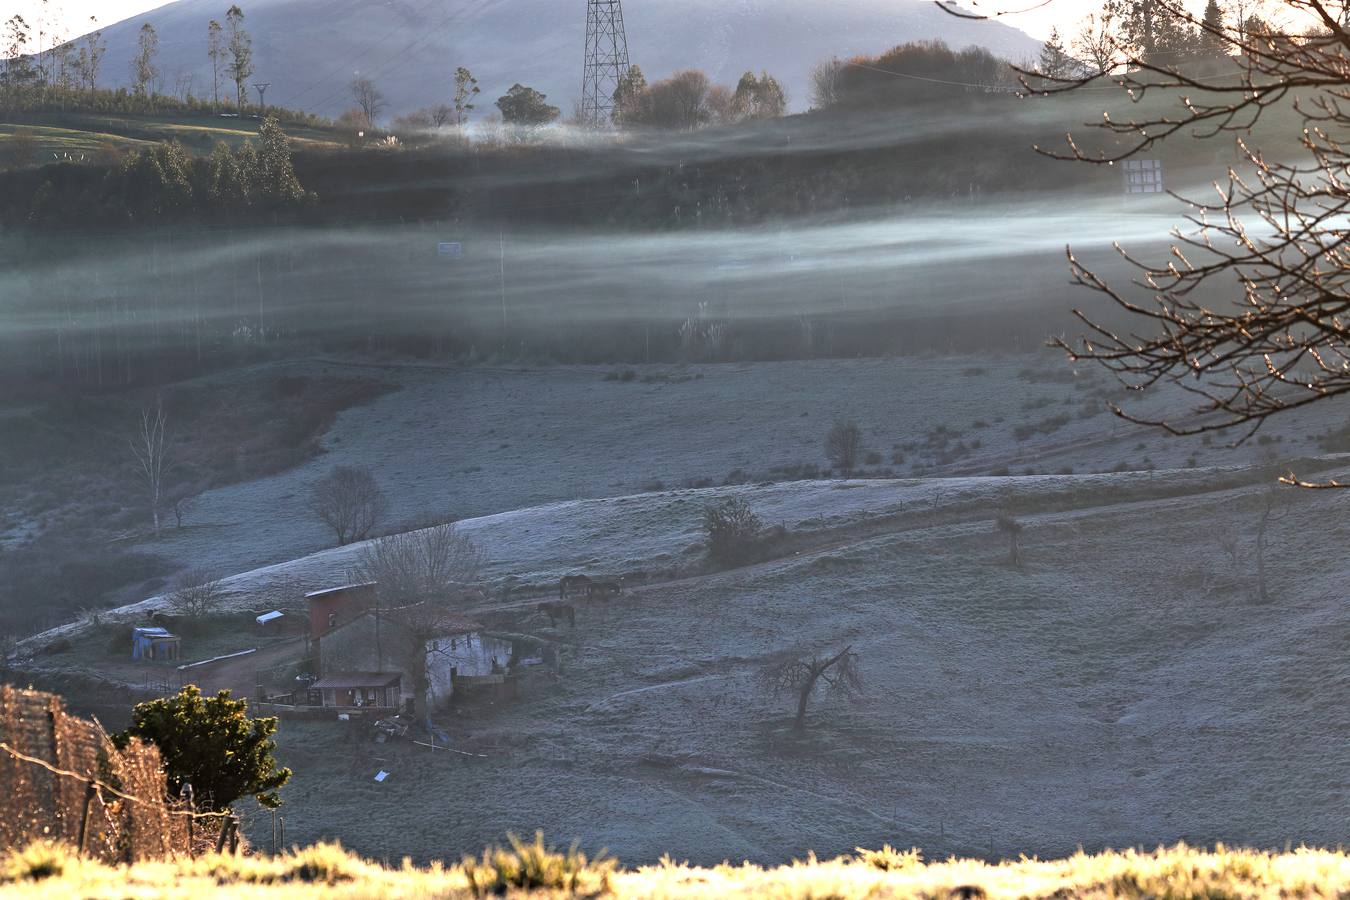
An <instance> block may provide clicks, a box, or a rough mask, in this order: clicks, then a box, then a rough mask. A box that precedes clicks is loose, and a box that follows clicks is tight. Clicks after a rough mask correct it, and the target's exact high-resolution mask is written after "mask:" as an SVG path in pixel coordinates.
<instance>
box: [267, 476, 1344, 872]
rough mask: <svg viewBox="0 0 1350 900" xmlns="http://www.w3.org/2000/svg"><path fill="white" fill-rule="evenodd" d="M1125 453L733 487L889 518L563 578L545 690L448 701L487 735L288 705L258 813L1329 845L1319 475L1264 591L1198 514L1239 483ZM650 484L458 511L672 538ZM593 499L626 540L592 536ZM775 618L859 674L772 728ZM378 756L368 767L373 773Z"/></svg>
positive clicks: (1339, 607) (506, 539)
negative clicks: (566, 622) (1010, 535)
mask: <svg viewBox="0 0 1350 900" xmlns="http://www.w3.org/2000/svg"><path fill="white" fill-rule="evenodd" d="M1155 478H1156V479H1158V482H1162V483H1161V484H1159V483H1158V482H1155V483H1154V485H1153V488H1155V489H1156V488H1161V490H1160V491H1159V492H1158V493H1156V494H1151V496H1152V498H1151V499H1148V498H1147V497H1146V496H1145V495H1148V494H1150V492H1149V491H1146V490H1143V489H1144V488H1145V485H1143V484H1141V481H1142V480H1143V479H1144V476H1103V477H1100V478H1095V479H1093V478H1085V477H1083V476H1076V477H1072V478H1037V479H1016V480H1015V483H1014V484H1013V485H1012V486H1011V493H1010V492H1009V491H1010V485H1009V482H1007V481H1005V480H1002V479H988V480H982V479H973V480H970V481H966V482H961V483H957V484H951V485H935V484H933V483H931V482H925V483H917V484H916V483H873V484H865V485H853V484H842V485H841V484H804V485H797V486H786V487H777V488H758V489H754V488H752V489H748V491H747V495H748V498H749V499H750V500H751V502H752V503H753V504H754V505H755V506H756V508H757V509H760V510H762V511H764V512H765V513H766V514H767V515H768V516H770V517H772V516H774V515H779V516H782V517H784V518H786V519H787V520H788V521H789V523H790V524H795V522H797V521H803V522H809V521H818V517H819V516H822V515H823V516H825V517H826V518H827V519H831V518H832V519H833V520H834V522H835V523H836V524H842V523H843V522H844V521H846V520H852V521H855V522H856V521H857V520H858V519H859V518H861V517H866V516H868V515H877V516H879V517H880V516H888V517H887V518H886V519H885V521H884V522H881V523H878V524H879V525H880V527H878V529H877V530H876V531H875V532H873V533H871V534H870V535H868V536H861V537H858V538H857V539H856V540H852V541H849V540H845V541H843V542H841V543H836V544H834V545H832V546H830V547H829V548H828V549H825V550H821V551H818V552H807V553H803V554H801V555H800V556H797V557H794V558H791V559H788V560H782V561H778V562H773V563H767V564H763V565H759V566H755V567H751V568H748V569H742V570H736V571H732V572H729V573H725V574H721V575H709V576H703V577H700V578H694V579H689V580H685V581H680V582H674V583H671V584H665V585H655V586H651V587H648V588H645V589H642V590H639V591H636V592H630V593H628V594H625V595H624V597H623V598H621V599H620V600H618V601H614V602H612V603H608V604H601V605H590V606H586V607H584V608H583V609H581V610H580V612H579V620H578V635H577V642H578V643H577V648H576V651H575V655H574V657H573V659H572V662H571V663H570V665H569V668H568V671H567V673H566V678H565V680H564V682H563V684H562V686H561V687H560V688H558V689H557V691H556V692H552V693H550V692H545V693H542V694H538V695H536V696H533V697H531V698H529V699H527V700H526V701H524V702H522V703H520V704H519V705H515V706H511V707H507V708H503V709H501V710H500V712H498V713H497V714H495V715H489V716H480V717H476V718H472V719H467V720H462V721H456V722H454V723H451V724H450V727H451V728H452V730H453V732H454V734H455V736H456V740H458V741H461V742H463V743H461V746H479V745H480V744H482V745H490V746H495V747H496V748H497V749H496V750H494V751H492V754H493V755H492V758H490V759H486V760H476V759H468V758H464V757H452V756H450V755H445V754H442V755H434V756H433V755H431V754H430V753H428V752H427V751H419V750H418V748H397V747H395V748H390V747H389V746H377V745H366V744H361V743H356V744H352V743H348V742H346V740H345V739H344V738H343V736H342V735H341V734H338V733H335V732H334V731H333V726H331V725H321V724H312V723H311V724H300V723H294V724H288V725H287V726H286V728H284V729H283V733H282V738H281V740H282V747H283V751H284V756H285V759H286V761H287V763H288V764H289V765H292V766H293V767H294V768H295V769H296V772H297V775H296V779H295V782H294V783H293V785H292V786H291V787H290V788H288V789H287V792H288V797H289V799H288V811H287V825H288V829H290V830H289V831H288V834H291V835H293V836H294V837H295V838H297V839H299V840H301V841H308V840H314V839H318V838H320V837H332V836H340V837H341V838H342V839H343V840H344V842H346V843H347V844H349V845H350V846H353V847H355V848H357V849H358V850H360V851H362V852H364V853H368V854H373V855H375V856H377V857H380V856H384V855H389V856H391V857H394V856H398V855H401V854H403V853H409V852H410V853H412V854H413V855H414V856H418V857H432V856H438V855H442V854H446V853H449V854H452V855H453V854H456V853H458V852H460V851H461V850H468V849H471V848H472V847H475V846H477V845H479V844H481V843H483V842H485V841H490V840H492V839H495V838H497V837H499V836H501V835H502V834H503V833H504V832H505V831H508V830H514V831H517V832H521V833H529V832H531V831H532V830H534V829H535V828H543V829H544V830H545V831H546V833H548V834H550V835H555V836H558V837H559V839H570V838H572V837H576V838H579V839H580V840H581V842H582V844H583V846H585V847H588V848H591V849H594V848H598V847H601V846H606V847H609V848H610V849H611V850H614V851H616V852H617V853H618V854H619V855H620V856H621V857H623V858H624V859H632V860H638V861H646V860H653V859H655V858H657V857H659V856H660V855H661V854H662V853H666V852H669V853H670V854H671V855H672V856H674V857H675V858H677V859H681V858H690V859H693V860H696V861H700V862H715V861H718V860H720V859H722V858H724V857H729V858H732V859H739V858H741V857H746V856H748V857H751V858H754V859H757V860H781V859H787V858H789V857H793V856H800V855H802V854H804V853H805V852H806V851H807V850H809V849H814V850H816V851H818V852H820V853H821V854H825V855H828V854H833V853H836V852H844V851H846V850H848V849H851V848H852V847H854V846H856V845H859V844H862V845H868V844H879V843H881V842H883V841H890V842H892V843H897V842H898V843H899V844H901V845H904V846H909V845H911V844H913V845H918V846H921V847H924V848H926V849H927V850H928V851H929V853H930V855H932V854H945V853H947V852H960V853H987V852H989V851H990V849H991V848H992V850H993V852H994V853H996V854H997V853H1006V852H1012V851H1014V850H1015V851H1019V852H1027V853H1038V854H1062V853H1066V852H1072V850H1073V849H1074V848H1075V847H1076V846H1077V845H1079V844H1085V845H1088V846H1089V847H1096V846H1125V845H1134V844H1144V845H1150V846H1151V845H1153V844H1156V843H1158V842H1171V841H1176V840H1180V839H1185V840H1188V841H1192V842H1199V843H1208V842H1213V841H1217V840H1225V841H1233V842H1241V843H1252V844H1259V845H1265V846H1283V845H1284V844H1285V842H1286V841H1293V842H1295V843H1298V842H1300V841H1307V842H1309V843H1314V844H1329V845H1335V844H1337V843H1340V842H1343V841H1344V840H1345V839H1346V838H1347V837H1350V833H1348V832H1347V827H1348V826H1347V823H1346V819H1345V815H1344V807H1345V799H1346V790H1347V783H1346V781H1345V778H1344V773H1345V772H1346V771H1350V745H1347V743H1346V742H1345V740H1344V736H1345V734H1347V733H1350V662H1347V657H1346V654H1345V646H1346V644H1345V642H1346V639H1347V634H1350V606H1347V604H1346V603H1345V602H1344V591H1343V589H1342V586H1343V582H1344V580H1345V575H1346V572H1345V568H1344V566H1343V565H1341V564H1340V563H1339V560H1340V558H1341V553H1340V548H1341V547H1343V545H1344V543H1345V541H1346V539H1347V538H1350V526H1347V525H1345V504H1346V502H1347V500H1346V499H1342V498H1341V496H1340V495H1339V494H1335V495H1328V494H1319V495H1314V494H1310V493H1305V494H1299V495H1296V496H1295V498H1294V500H1293V504H1294V505H1293V506H1292V507H1291V510H1292V511H1291V513H1290V514H1289V515H1288V516H1287V517H1286V518H1284V519H1282V520H1281V521H1280V522H1279V523H1278V524H1277V525H1276V526H1275V527H1274V528H1273V529H1272V531H1271V534H1270V541H1271V555H1270V557H1269V558H1268V560H1267V562H1268V564H1269V565H1270V566H1271V572H1270V576H1271V584H1272V602H1271V603H1269V604H1264V605H1263V604H1260V603H1257V602H1255V601H1254V597H1253V590H1254V579H1253V576H1252V568H1251V567H1252V564H1251V562H1250V560H1246V561H1243V562H1242V563H1241V564H1240V565H1238V566H1236V567H1235V566H1234V565H1233V564H1232V563H1230V562H1229V561H1228V559H1227V558H1226V557H1225V556H1224V555H1223V554H1222V552H1221V551H1220V550H1219V548H1218V543H1217V541H1216V537H1215V536H1216V534H1217V533H1218V532H1219V531H1220V530H1221V529H1222V527H1232V528H1234V529H1235V530H1236V531H1237V533H1238V535H1239V537H1240V539H1241V541H1242V545H1243V547H1244V548H1248V547H1249V546H1250V541H1251V537H1252V528H1253V527H1254V525H1255V520H1256V518H1257V516H1258V515H1259V509H1260V506H1261V503H1262V502H1263V501H1262V493H1261V491H1262V489H1261V488H1250V487H1248V488H1220V489H1217V490H1213V491H1209V492H1202V493H1182V494H1175V495H1172V494H1169V493H1168V485H1169V484H1170V485H1171V486H1172V487H1175V488H1176V489H1178V490H1181V491H1189V490H1191V489H1192V488H1194V487H1195V486H1196V485H1195V476H1194V475H1193V474H1190V473H1180V474H1177V475H1170V474H1169V475H1158V476H1155ZM1187 479H1189V480H1190V481H1191V485H1190V486H1189V487H1188V486H1187V485H1186V484H1185V481H1186V480H1187ZM740 490H747V489H740ZM981 492H983V493H982V494H981ZM1009 497H1011V498H1013V501H1014V502H1015V503H1018V504H1021V506H1022V508H1024V509H1033V510H1034V509H1037V508H1039V509H1042V510H1046V511H1042V512H1030V513H1028V514H1026V515H1025V516H1024V517H1023V519H1024V521H1025V522H1026V523H1027V532H1026V535H1025V546H1026V549H1027V553H1028V562H1027V564H1026V566H1025V568H1024V569H1021V570H1019V569H1015V568H1012V567H1010V566H1008V565H1006V563H1005V561H1004V560H1005V556H1006V546H1005V542H1004V541H1003V540H1002V538H1001V536H1000V535H998V534H997V533H996V532H995V531H994V529H993V527H992V524H991V522H990V513H989V511H988V509H989V505H985V504H984V500H985V498H987V499H988V501H989V504H991V505H992V504H993V503H996V502H999V501H1002V500H1006V499H1008V498H1009ZM680 499H681V495H673V496H668V497H661V496H652V497H643V498H636V499H629V500H623V501H607V502H603V503H596V504H576V505H563V506H557V507H552V508H551V509H548V510H539V511H532V512H530V513H528V514H525V513H521V514H513V515H511V516H507V517H498V518H495V519H489V520H485V521H484V522H483V523H473V524H472V525H470V526H469V527H471V528H473V529H475V531H476V533H477V534H478V535H479V537H480V539H481V540H483V541H484V543H485V544H486V545H488V546H492V547H494V557H495V558H499V557H500V555H501V553H502V551H504V550H508V548H509V552H508V553H507V554H506V555H508V556H509V555H510V554H511V553H515V552H516V551H517V549H518V550H519V552H521V553H522V554H524V555H525V556H527V557H528V558H529V559H530V562H529V563H528V564H527V566H528V567H538V571H539V572H541V573H542V572H543V571H546V570H547V571H552V569H551V568H550V567H551V566H552V565H553V563H552V562H551V560H552V559H554V558H555V556H556V558H558V559H561V558H562V557H563V556H564V555H566V553H565V552H559V550H560V549H561V548H563V547H567V548H568V549H569V550H570V551H571V552H572V553H574V554H575V556H576V558H580V559H585V560H594V562H595V563H596V564H597V565H600V566H603V565H610V564H615V565H617V564H619V563H620V562H622V563H623V564H630V563H633V562H635V561H637V560H635V559H634V558H633V557H632V556H631V555H629V554H628V553H627V552H626V551H625V550H624V549H622V548H625V547H627V548H636V549H637V550H638V551H639V552H641V553H648V552H650V550H655V549H657V548H659V547H660V546H663V545H667V546H670V547H671V548H672V549H675V550H678V549H679V546H680V543H681V542H682V541H684V540H685V539H687V538H689V536H690V534H689V528H688V526H689V522H690V519H691V516H690V515H684V514H681V513H680V512H679V506H678V503H679V501H680ZM688 499H689V502H691V503H692V502H694V501H695V500H696V499H697V498H695V497H689V498H688ZM935 499H936V506H937V509H934V508H933V506H934V502H935ZM944 508H945V509H946V510H947V513H948V514H946V515H944V514H943V512H942V511H943V509H944ZM602 509H603V510H604V511H605V512H604V514H598V511H599V510H602ZM905 509H908V510H910V511H911V514H910V515H906V514H903V510H905ZM897 510H901V511H902V515H900V516H899V517H898V518H896V517H889V514H890V513H894V512H895V511H897ZM797 517H801V519H797ZM620 521H622V522H626V523H628V528H627V534H628V535H629V537H630V539H629V540H619V539H616V538H615V537H613V536H612V534H611V531H612V529H613V527H614V526H615V525H617V524H619V522H620ZM660 523H665V525H664V526H662V525H661V524H660ZM527 529H528V530H527ZM512 535H518V537H516V538H512ZM559 535H562V537H560V536H559ZM539 537H543V538H544V539H543V540H538V538H539ZM512 540H516V541H518V542H519V544H518V545H516V544H512ZM531 547H533V548H539V550H538V555H535V556H530V555H529V551H528V549H527V548H531ZM521 627H528V624H523V625H522V626H521ZM801 644H804V645H808V646H819V647H830V648H837V647H840V646H843V645H844V644H852V645H853V646H854V648H855V649H856V650H857V651H859V652H860V653H861V654H862V668H863V674H864V678H865V680H866V685H867V690H866V697H865V698H864V700H863V701H862V702H861V703H859V704H857V705H850V704H834V703H832V702H831V700H830V699H829V697H828V695H824V696H822V697H821V698H819V700H818V703H817V705H816V707H815V710H816V712H815V713H814V726H813V729H812V731H811V733H810V735H809V736H808V737H807V738H806V739H804V740H800V741H798V740H795V739H793V738H792V737H791V736H790V735H789V734H788V733H787V731H786V725H787V720H788V718H789V716H790V706H791V704H790V700H788V699H787V698H781V699H774V698H772V697H770V696H768V695H766V694H765V693H764V692H763V691H762V690H761V688H760V686H759V683H758V677H757V675H758V672H759V671H760V669H761V666H762V663H763V661H764V659H765V658H766V657H767V656H769V655H770V654H772V653H774V652H777V651H780V650H784V649H786V648H790V647H793V646H796V645H801ZM378 768H384V769H386V770H388V771H391V772H392V773H393V776H392V777H391V779H390V780H389V781H387V782H385V783H384V784H380V785H377V784H375V783H373V782H371V781H370V775H371V774H373V772H374V771H376V769H378ZM367 769H369V770H370V772H367V771H366V770H367Z"/></svg>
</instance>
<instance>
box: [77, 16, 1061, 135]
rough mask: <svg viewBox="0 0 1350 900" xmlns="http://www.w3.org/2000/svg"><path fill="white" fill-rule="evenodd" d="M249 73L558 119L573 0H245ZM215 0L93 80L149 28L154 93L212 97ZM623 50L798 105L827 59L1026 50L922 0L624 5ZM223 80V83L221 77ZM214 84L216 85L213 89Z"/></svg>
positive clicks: (651, 67)
mask: <svg viewBox="0 0 1350 900" xmlns="http://www.w3.org/2000/svg"><path fill="white" fill-rule="evenodd" d="M241 5H242V7H243V10H244V15H245V20H244V24H245V27H246V28H247V30H248V32H249V33H250V34H251V35H252V37H253V47H254V59H255V63H256V65H257V73H256V75H255V76H254V77H253V78H251V79H250V81H251V82H252V81H265V82H269V83H270V84H271V87H270V89H269V91H268V93H267V100H268V102H269V103H276V104H279V105H283V106H288V107H300V108H304V109H308V110H311V111H314V112H317V113H321V114H324V115H335V114H337V113H339V112H341V111H342V110H343V109H345V108H348V107H350V106H352V105H353V104H352V102H351V98H350V96H349V93H348V88H347V86H348V84H349V83H350V82H351V80H352V77H353V75H354V73H356V72H358V71H359V72H360V73H361V74H363V75H365V76H368V77H370V78H371V79H373V80H374V81H375V83H376V84H377V86H378V87H379V88H380V90H381V91H382V92H383V93H384V95H385V97H386V99H387V101H388V108H387V110H386V114H387V115H396V114H398V113H400V112H406V111H408V110H410V109H413V108H416V107H418V106H424V105H427V104H431V103H438V102H445V101H446V100H447V99H448V97H449V95H450V93H451V91H452V87H451V78H452V73H453V72H454V70H455V67H456V66H461V65H463V66H467V67H469V68H470V69H471V70H472V71H473V72H474V74H475V75H477V77H478V79H479V82H480V86H481V87H482V91H483V95H482V98H481V100H480V102H479V104H478V106H479V110H480V114H481V113H482V111H484V110H488V109H490V108H491V105H492V102H493V100H494V99H495V98H497V97H499V96H501V95H502V94H503V93H505V91H506V89H507V88H509V87H510V86H511V84H512V83H514V82H517V81H519V82H522V83H525V84H529V85H531V86H533V87H536V88H538V89H539V90H541V91H543V92H544V93H546V94H547V95H548V96H549V99H550V101H551V102H553V103H555V104H557V105H558V106H559V107H560V108H562V110H563V111H564V113H567V112H570V111H571V110H572V106H573V103H574V101H575V99H576V98H577V97H578V96H579V94H580V88H581V69H582V56H583V52H584V46H585V30H586V2H585V0H561V2H560V0H375V2H369V0H244V2H243V3H242V4H241ZM228 6H229V2H228V0H177V2H175V3H170V4H168V5H167V6H163V7H160V8H159V9H155V10H152V11H150V12H148V13H145V14H143V15H140V16H135V17H133V18H131V19H128V20H126V21H123V22H120V23H118V24H116V25H113V26H110V27H108V28H105V29H104V36H105V38H106V40H107V42H108V53H107V56H106V57H105V58H104V62H103V68H102V73H101V80H102V81H103V82H104V83H105V84H106V85H107V86H117V85H123V84H126V83H127V82H128V80H129V77H130V76H129V68H130V60H131V58H132V55H133V54H134V52H135V48H136V38H137V32H138V30H139V29H140V27H141V25H142V23H144V22H150V23H151V24H153V25H154V26H155V30H156V31H157V32H158V34H159V41H160V42H159V56H158V67H159V69H160V71H161V74H162V78H161V90H164V91H166V92H172V91H174V90H175V87H176V85H178V84H179V81H180V79H182V78H187V77H190V78H191V79H192V90H193V91H194V92H195V93H197V94H199V95H210V93H211V87H210V85H211V64H210V61H209V59H208V58H207V55H206V26H207V23H208V22H209V21H210V20H211V19H216V20H218V21H221V22H223V21H224V18H225V10H226V9H227V8H228ZM624 13H625V17H626V20H627V31H628V45H629V53H630V57H631V60H632V62H633V63H635V64H637V65H640V66H641V67H642V69H643V71H644V72H645V73H646V74H647V77H648V79H649V80H655V79H656V78H660V77H663V76H665V75H669V74H670V73H671V72H674V71H676V70H678V69H681V68H689V67H694V68H701V69H703V70H705V71H706V72H708V74H709V75H711V76H712V77H713V78H714V80H716V81H718V82H721V83H727V84H731V85H734V84H735V82H736V79H738V78H739V77H740V75H741V73H742V72H744V71H746V70H755V71H759V70H761V69H763V70H767V71H769V72H771V73H773V74H774V75H776V76H778V78H779V79H780V80H781V81H783V83H784V84H785V86H786V87H787V89H788V92H789V101H790V105H791V107H792V108H793V109H805V108H806V107H807V106H808V105H809V102H810V72H811V69H812V68H813V67H814V66H815V65H816V64H817V63H819V62H821V61H822V60H825V59H828V58H829V57H831V56H847V55H851V54H853V53H860V52H868V53H876V52H879V51H882V50H885V49H887V48H889V47H891V46H894V45H895V44H899V43H904V42H906V41H914V40H924V39H931V38H940V39H942V40H944V41H946V42H947V43H948V44H950V45H952V46H953V47H958V48H959V47H964V46H967V45H970V44H977V45H979V46H983V47H986V48H988V49H989V50H991V51H993V52H994V53H996V54H998V55H1000V56H1003V57H1006V58H1008V59H1010V60H1014V61H1019V60H1023V59H1026V58H1028V57H1031V56H1034V55H1035V54H1037V53H1038V52H1039V49H1040V44H1039V42H1038V41H1036V40H1034V39H1033V38H1031V37H1029V36H1028V35H1026V34H1024V33H1022V32H1021V31H1018V30H1017V29H1015V28H1012V27H1009V26H1007V25H1003V24H1000V23H996V22H976V21H970V20H964V19H958V18H956V17H954V16H951V15H948V14H947V13H945V12H943V11H942V10H940V9H938V8H937V6H936V5H935V4H933V3H931V2H928V0H853V2H847V3H824V2H820V0H680V2H670V0H628V2H626V3H625V4H624ZM223 80H224V79H222V81H223ZM223 92H224V89H223V88H222V94H223Z"/></svg>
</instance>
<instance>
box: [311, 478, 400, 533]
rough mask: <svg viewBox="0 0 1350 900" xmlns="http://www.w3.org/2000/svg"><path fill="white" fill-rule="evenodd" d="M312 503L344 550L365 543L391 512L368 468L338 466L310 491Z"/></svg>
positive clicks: (312, 508) (313, 508) (316, 513)
mask: <svg viewBox="0 0 1350 900" xmlns="http://www.w3.org/2000/svg"><path fill="white" fill-rule="evenodd" d="M309 502H310V509H311V510H313V512H314V515H316V516H318V517H319V519H320V520H321V521H322V522H323V523H324V524H325V525H327V526H328V527H329V528H331V529H332V531H333V534H334V536H335V537H336V538H337V542H338V546H340V547H341V546H346V545H347V544H350V543H352V542H353V541H363V540H365V539H366V537H367V536H368V535H369V534H370V532H371V529H373V528H374V527H375V526H376V525H377V524H379V522H380V520H381V519H383V518H384V516H385V513H386V512H387V511H388V509H389V503H388V501H387V500H386V499H385V496H384V491H382V490H380V486H379V484H378V483H377V482H376V481H375V475H374V473H373V472H371V470H370V469H369V468H366V467H364V466H361V467H357V466H336V467H334V468H333V471H331V472H329V473H328V474H327V475H326V476H324V477H323V478H321V479H319V480H318V481H316V482H315V483H314V485H313V486H312V487H311V488H310V501H309Z"/></svg>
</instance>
